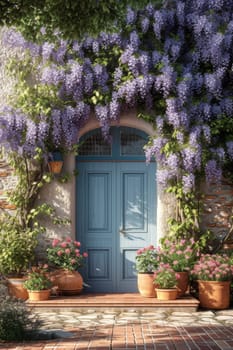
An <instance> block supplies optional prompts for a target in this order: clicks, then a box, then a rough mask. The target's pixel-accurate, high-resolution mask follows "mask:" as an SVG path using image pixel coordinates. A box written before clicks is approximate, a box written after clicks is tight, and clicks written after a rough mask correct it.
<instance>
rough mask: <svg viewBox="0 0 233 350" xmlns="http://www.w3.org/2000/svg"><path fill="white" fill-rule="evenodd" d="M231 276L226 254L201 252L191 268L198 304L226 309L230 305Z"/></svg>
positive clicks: (204, 306) (232, 269) (232, 273)
mask: <svg viewBox="0 0 233 350" xmlns="http://www.w3.org/2000/svg"><path fill="white" fill-rule="evenodd" d="M232 276H233V268H232V264H231V259H230V257H229V256H228V255H226V254H202V255H201V256H200V259H199V260H198V261H197V262H196V264H195V265H194V267H193V270H192V278H193V279H194V280H196V281H197V283H198V298H199V300H200V306H201V307H203V308H207V309H227V308H229V306H230V284H231V281H232Z"/></svg>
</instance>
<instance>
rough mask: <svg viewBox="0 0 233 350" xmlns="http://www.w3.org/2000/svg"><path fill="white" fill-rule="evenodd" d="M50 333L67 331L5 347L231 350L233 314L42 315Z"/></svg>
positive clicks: (40, 349) (26, 349)
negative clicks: (62, 335) (42, 339)
mask: <svg viewBox="0 0 233 350" xmlns="http://www.w3.org/2000/svg"><path fill="white" fill-rule="evenodd" d="M41 316H42V318H43V319H44V321H45V325H44V329H46V330H48V329H50V330H53V331H55V330H56V329H60V330H63V333H64V337H63V338H59V339H53V340H47V341H37V342H36V341H35V342H25V343H22V344H19V343H17V344H16V343H0V349H12V350H107V349H109V350H110V349H114V350H122V349H131V350H133V349H134V350H142V349H145V350H152V349H154V350H230V349H233V310H225V311H218V312H211V311H198V312H194V313H187V312H168V311H167V312H153V313H152V312H141V311H138V310H128V311H125V312H118V313H117V312H114V311H111V310H108V311H106V312H97V311H96V310H87V311H86V312H85V313H83V314H81V313H78V312H72V311H67V312H65V311H63V312H58V313H57V314H54V313H52V312H44V311H43V313H42V314H41Z"/></svg>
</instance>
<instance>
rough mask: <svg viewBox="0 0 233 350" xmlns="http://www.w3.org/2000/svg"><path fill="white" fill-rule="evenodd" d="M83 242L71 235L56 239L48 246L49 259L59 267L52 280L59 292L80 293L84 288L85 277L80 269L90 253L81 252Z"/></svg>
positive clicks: (66, 293)
mask: <svg viewBox="0 0 233 350" xmlns="http://www.w3.org/2000/svg"><path fill="white" fill-rule="evenodd" d="M80 249H81V243H80V242H79V241H76V240H72V239H71V238H70V237H66V238H64V239H57V238H56V239H54V240H53V242H52V246H51V247H49V248H47V255H48V261H49V262H50V263H52V264H53V265H54V266H55V267H56V268H58V269H57V270H56V271H55V273H53V276H52V280H53V283H54V285H55V286H57V287H58V290H59V292H61V293H62V294H64V295H76V294H80V293H81V292H82V290H83V278H82V276H81V274H80V273H79V271H78V269H79V268H81V267H82V266H83V265H84V263H85V259H86V258H87V256H88V254H87V253H86V252H84V253H81V250H80Z"/></svg>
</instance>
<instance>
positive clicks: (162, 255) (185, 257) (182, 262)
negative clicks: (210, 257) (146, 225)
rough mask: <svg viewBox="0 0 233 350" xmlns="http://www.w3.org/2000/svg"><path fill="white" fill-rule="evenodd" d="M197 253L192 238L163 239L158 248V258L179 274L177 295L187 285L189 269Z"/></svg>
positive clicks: (180, 293)
mask: <svg viewBox="0 0 233 350" xmlns="http://www.w3.org/2000/svg"><path fill="white" fill-rule="evenodd" d="M198 255H199V249H198V245H197V243H196V242H195V240H194V239H193V238H191V239H179V240H176V241H173V240H169V239H165V240H163V241H162V244H161V248H159V249H158V260H159V261H161V262H164V263H167V264H169V265H170V266H171V267H172V269H173V270H174V271H175V272H177V274H179V279H178V284H177V288H178V295H179V296H183V295H184V294H185V293H186V291H187V290H188V286H189V271H190V270H191V269H192V268H193V266H194V263H195V261H196V260H197V258H198Z"/></svg>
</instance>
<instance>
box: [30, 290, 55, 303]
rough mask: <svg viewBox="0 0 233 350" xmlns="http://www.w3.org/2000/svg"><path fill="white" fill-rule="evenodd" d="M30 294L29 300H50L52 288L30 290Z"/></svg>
mask: <svg viewBox="0 0 233 350" xmlns="http://www.w3.org/2000/svg"><path fill="white" fill-rule="evenodd" d="M28 295H29V300H33V301H41V300H48V299H49V296H50V289H43V290H29V291H28Z"/></svg>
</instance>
